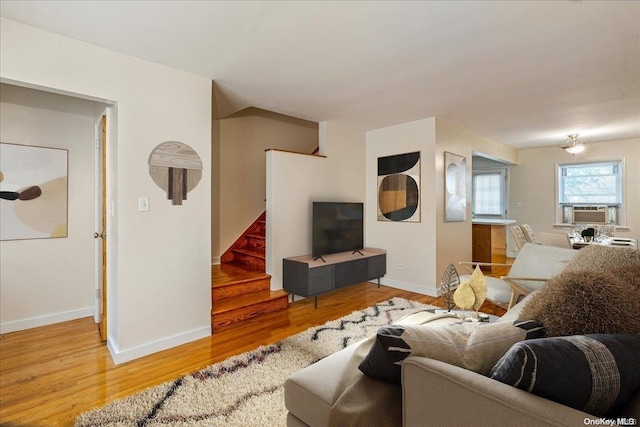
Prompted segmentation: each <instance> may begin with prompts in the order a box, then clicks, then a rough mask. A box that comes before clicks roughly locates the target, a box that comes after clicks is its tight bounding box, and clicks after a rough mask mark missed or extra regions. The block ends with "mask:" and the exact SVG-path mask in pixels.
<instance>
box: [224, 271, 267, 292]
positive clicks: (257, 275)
mask: <svg viewBox="0 0 640 427" xmlns="http://www.w3.org/2000/svg"><path fill="white" fill-rule="evenodd" d="M266 279H271V275H269V274H267V273H262V272H260V271H256V272H255V274H254V275H251V276H250V277H246V278H243V279H228V281H224V282H220V281H213V283H211V287H212V288H224V287H225V286H234V285H241V284H244V283H249V282H255V281H257V280H266Z"/></svg>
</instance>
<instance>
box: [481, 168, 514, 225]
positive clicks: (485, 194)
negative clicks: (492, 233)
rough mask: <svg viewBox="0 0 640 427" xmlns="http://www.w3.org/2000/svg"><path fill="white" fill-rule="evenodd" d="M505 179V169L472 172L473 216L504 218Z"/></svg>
mask: <svg viewBox="0 0 640 427" xmlns="http://www.w3.org/2000/svg"><path fill="white" fill-rule="evenodd" d="M505 178H506V170H505V169H490V170H478V171H473V214H474V216H497V217H503V216H504V214H505V206H506V203H505V181H506V179H505Z"/></svg>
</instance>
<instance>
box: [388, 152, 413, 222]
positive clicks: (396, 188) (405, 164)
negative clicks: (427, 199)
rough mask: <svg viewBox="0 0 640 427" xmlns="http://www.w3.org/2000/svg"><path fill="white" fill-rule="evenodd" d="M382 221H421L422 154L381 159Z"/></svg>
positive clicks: (407, 154)
mask: <svg viewBox="0 0 640 427" xmlns="http://www.w3.org/2000/svg"><path fill="white" fill-rule="evenodd" d="M378 221H397V222H420V152H419V151H417V152H414V153H406V154H397V155H394V156H386V157H380V158H378Z"/></svg>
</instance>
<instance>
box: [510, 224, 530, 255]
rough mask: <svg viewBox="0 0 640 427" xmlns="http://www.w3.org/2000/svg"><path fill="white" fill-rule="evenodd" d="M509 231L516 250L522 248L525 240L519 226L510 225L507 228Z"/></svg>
mask: <svg viewBox="0 0 640 427" xmlns="http://www.w3.org/2000/svg"><path fill="white" fill-rule="evenodd" d="M509 230H510V231H511V235H512V236H513V241H514V242H515V243H516V246H517V247H518V250H520V249H522V248H523V247H524V244H525V243H527V239H526V238H525V237H524V233H523V232H522V228H520V226H519V225H512V226H511V227H509Z"/></svg>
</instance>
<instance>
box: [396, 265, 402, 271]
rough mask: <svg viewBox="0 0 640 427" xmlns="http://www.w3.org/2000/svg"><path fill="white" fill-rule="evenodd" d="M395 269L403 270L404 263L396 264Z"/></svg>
mask: <svg viewBox="0 0 640 427" xmlns="http://www.w3.org/2000/svg"><path fill="white" fill-rule="evenodd" d="M396 270H404V264H396Z"/></svg>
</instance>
